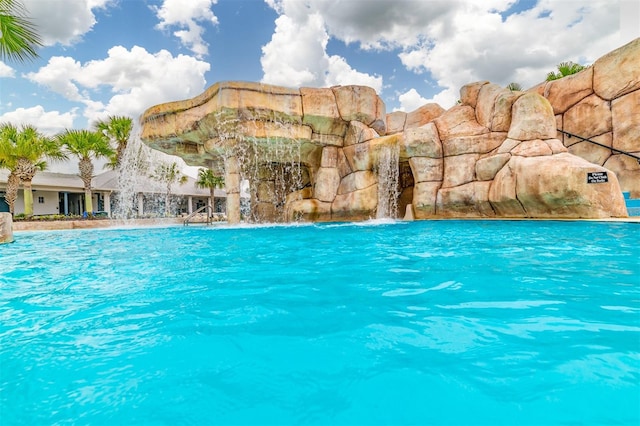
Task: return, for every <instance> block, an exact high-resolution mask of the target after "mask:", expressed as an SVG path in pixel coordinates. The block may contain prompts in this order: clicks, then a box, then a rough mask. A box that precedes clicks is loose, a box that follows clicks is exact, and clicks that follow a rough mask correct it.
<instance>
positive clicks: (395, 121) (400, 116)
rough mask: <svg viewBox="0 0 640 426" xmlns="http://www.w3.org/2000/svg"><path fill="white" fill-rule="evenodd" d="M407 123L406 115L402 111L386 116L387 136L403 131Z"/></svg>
mask: <svg viewBox="0 0 640 426" xmlns="http://www.w3.org/2000/svg"><path fill="white" fill-rule="evenodd" d="M406 121H407V113H406V112H404V111H394V112H391V113H389V114H387V134H388V135H392V134H394V133H400V132H402V131H403V130H404V124H405V123H406Z"/></svg>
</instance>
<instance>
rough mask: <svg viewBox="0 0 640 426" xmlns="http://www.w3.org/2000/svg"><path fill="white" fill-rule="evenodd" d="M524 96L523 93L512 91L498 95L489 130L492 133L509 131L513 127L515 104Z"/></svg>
mask: <svg viewBox="0 0 640 426" xmlns="http://www.w3.org/2000/svg"><path fill="white" fill-rule="evenodd" d="M522 95H523V92H512V91H511V90H504V91H502V92H500V93H499V94H498V96H497V97H496V101H495V105H494V107H493V116H492V117H491V123H490V125H489V129H490V130H491V131H492V132H508V131H509V127H511V111H512V110H513V103H514V102H515V101H516V100H517V99H518V98H519V97H520V96H522Z"/></svg>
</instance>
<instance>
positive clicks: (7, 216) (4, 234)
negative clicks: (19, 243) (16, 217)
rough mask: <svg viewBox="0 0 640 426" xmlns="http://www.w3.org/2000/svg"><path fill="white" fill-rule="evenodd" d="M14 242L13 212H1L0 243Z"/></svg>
mask: <svg viewBox="0 0 640 426" xmlns="http://www.w3.org/2000/svg"><path fill="white" fill-rule="evenodd" d="M11 242H13V220H12V219H11V213H0V244H3V243H11Z"/></svg>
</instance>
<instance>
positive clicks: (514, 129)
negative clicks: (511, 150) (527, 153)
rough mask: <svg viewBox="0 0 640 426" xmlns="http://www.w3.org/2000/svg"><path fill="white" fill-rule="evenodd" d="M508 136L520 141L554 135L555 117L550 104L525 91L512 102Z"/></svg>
mask: <svg viewBox="0 0 640 426" xmlns="http://www.w3.org/2000/svg"><path fill="white" fill-rule="evenodd" d="M508 137H509V138H511V139H518V140H521V141H526V140H531V139H551V138H555V137H556V119H555V117H554V115H553V108H551V104H549V101H547V100H546V99H545V98H543V97H542V96H540V95H538V94H536V93H532V92H527V93H525V94H524V95H522V96H520V97H519V98H518V99H517V100H516V101H515V102H514V103H513V111H512V115H511V127H510V128H509V133H508Z"/></svg>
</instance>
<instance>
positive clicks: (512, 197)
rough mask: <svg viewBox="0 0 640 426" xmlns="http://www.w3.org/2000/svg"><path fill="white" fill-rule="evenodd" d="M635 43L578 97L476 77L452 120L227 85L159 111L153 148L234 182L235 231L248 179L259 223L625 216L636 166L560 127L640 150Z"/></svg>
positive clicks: (603, 66)
mask: <svg viewBox="0 0 640 426" xmlns="http://www.w3.org/2000/svg"><path fill="white" fill-rule="evenodd" d="M634 43H635V44H634ZM634 43H631V44H630V45H628V46H625V47H623V48H621V49H620V52H619V53H615V52H614V53H613V54H611V55H608V56H607V57H604V58H603V59H601V60H599V61H598V62H596V64H595V65H594V66H593V67H590V68H588V69H587V70H586V72H584V71H583V72H582V73H580V74H577V75H576V76H574V77H572V78H571V77H570V79H571V80H567V81H568V82H569V83H565V84H566V85H567V87H568V88H565V87H563V86H562V84H560V82H561V81H562V80H560V81H559V82H558V83H553V82H552V83H547V84H545V85H541V86H539V87H537V88H534V89H532V90H530V91H528V92H512V91H509V90H507V89H503V88H501V87H500V86H497V85H495V84H491V83H489V82H477V83H472V84H469V85H467V86H464V87H463V88H462V89H461V91H460V103H459V104H458V105H456V106H454V107H453V108H451V109H449V110H447V111H445V110H444V109H442V108H441V107H440V106H438V105H435V104H428V105H425V106H423V107H421V108H419V109H418V110H416V111H413V112H410V113H405V112H392V113H389V114H387V113H386V111H385V105H384V103H383V102H382V100H381V99H380V98H379V97H378V96H377V94H376V93H375V91H374V90H373V89H371V88H368V87H363V86H338V87H331V88H301V89H288V88H283V87H276V86H269V85H264V84H258V83H242V82H227V83H218V84H216V85H214V86H212V87H210V88H209V89H208V90H207V91H206V92H204V93H203V94H202V95H200V96H198V97H196V98H193V99H191V100H187V101H179V102H173V103H168V104H162V105H158V106H155V107H153V108H150V109H149V110H147V111H146V112H145V114H144V115H143V117H142V119H141V122H142V125H143V127H142V139H143V141H144V142H145V143H146V144H148V145H149V146H151V147H152V148H155V149H159V150H161V151H163V152H166V153H168V154H173V155H178V156H180V157H182V158H184V159H185V161H186V162H187V163H188V164H191V165H196V166H203V167H209V168H212V169H214V170H217V171H218V172H219V173H224V176H225V184H226V190H227V197H228V198H227V210H228V211H227V216H228V220H229V221H230V222H238V221H240V220H241V200H240V193H241V183H242V182H243V181H248V182H249V188H250V197H251V201H250V210H248V211H247V212H244V214H245V215H247V217H248V219H249V220H254V221H293V220H312V221H329V220H364V219H369V218H375V217H382V216H391V217H399V216H404V217H407V218H412V219H413V218H416V219H426V218H438V217H502V218H512V217H521V218H606V217H624V216H626V215H627V213H626V208H625V205H624V200H623V197H622V193H621V186H620V183H619V181H618V177H617V174H620V175H621V176H623V177H624V179H623V180H622V181H623V188H624V189H627V190H632V191H635V190H637V189H638V188H636V187H635V186H634V185H638V181H639V179H638V174H639V173H640V172H639V171H638V169H637V168H634V167H635V166H634V165H633V164H630V163H631V162H629V161H627V160H626V159H623V158H620V156H619V155H617V154H611V151H610V150H609V153H608V154H607V153H599V154H593V153H591V150H589V149H587V148H581V149H577V148H572V146H573V145H571V144H570V143H569V142H567V138H566V137H563V136H562V135H559V134H558V132H557V131H556V129H557V128H561V130H566V131H571V133H575V134H579V135H583V136H584V137H595V138H600V139H599V140H604V141H607V134H609V135H610V136H609V137H610V144H613V145H614V147H615V146H625V147H626V148H627V149H628V150H629V151H632V152H638V151H640V148H638V138H637V134H636V132H637V129H636V128H635V127H634V125H633V123H637V121H638V120H637V117H638V102H637V101H638V99H637V97H638V95H637V93H639V92H638V86H640V77H638V75H639V73H640V71H639V70H640V65H639V64H637V61H638V59H637V58H638V57H640V54H639V52H638V51H637V49H638V43H637V42H634ZM620 55H622V56H625V55H635V57H633V58H631V59H628V60H627V59H624V58H621V57H620ZM609 56H610V57H609ZM629 61H631V65H628V63H629ZM634 61H635V62H634ZM612 63H613V64H617V65H613V64H612ZM612 66H617V68H618V69H619V70H623V72H619V73H618V74H619V79H618V80H615V79H612V78H611V76H610V75H607V76H606V77H605V76H604V74H606V70H607V69H609V68H610V67H612ZM589 73H591V77H590V74H589ZM595 76H600V77H599V80H598V82H596V78H595ZM607 79H608V80H607ZM598 93H600V94H598ZM603 96H604V98H603ZM607 98H609V100H605V101H603V99H607ZM634 101H635V103H634ZM585 117H586V118H585ZM634 119H635V121H634ZM558 126H560V127H558ZM636 127H637V126H636ZM569 129H571V130H569ZM596 148H598V147H596ZM596 157H597V159H598V160H600V161H592V160H593V159H594V158H596ZM609 166H615V167H609ZM614 169H615V172H614V171H613V170H614Z"/></svg>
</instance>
